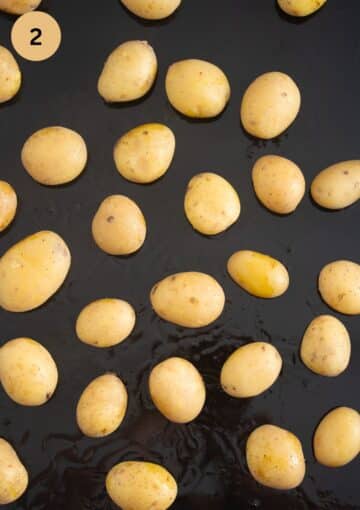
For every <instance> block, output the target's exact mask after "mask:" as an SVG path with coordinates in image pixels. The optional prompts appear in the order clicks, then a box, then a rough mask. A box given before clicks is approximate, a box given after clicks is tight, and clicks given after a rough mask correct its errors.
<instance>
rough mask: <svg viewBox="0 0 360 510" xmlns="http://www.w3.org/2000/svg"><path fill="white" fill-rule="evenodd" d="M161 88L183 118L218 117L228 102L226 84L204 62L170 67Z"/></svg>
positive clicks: (220, 73)
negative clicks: (185, 116) (163, 86)
mask: <svg viewBox="0 0 360 510" xmlns="http://www.w3.org/2000/svg"><path fill="white" fill-rule="evenodd" d="M165 88H166V94H167V97H168V99H169V101H170V103H171V105H172V106H173V107H174V108H175V110H178V111H179V112H180V113H182V114H183V115H187V116H188V117H195V118H199V119H200V118H210V117H216V115H219V114H220V113H221V112H222V111H223V110H224V108H225V106H226V104H227V103H228V101H229V99H230V92H231V91H230V84H229V81H228V79H227V77H226V76H225V74H224V73H223V71H222V70H221V69H220V68H219V67H217V66H216V65H214V64H211V63H210V62H207V61H205V60H198V59H188V60H180V61H179V62H175V63H174V64H172V65H171V66H170V67H169V69H168V71H167V74H166V80H165Z"/></svg>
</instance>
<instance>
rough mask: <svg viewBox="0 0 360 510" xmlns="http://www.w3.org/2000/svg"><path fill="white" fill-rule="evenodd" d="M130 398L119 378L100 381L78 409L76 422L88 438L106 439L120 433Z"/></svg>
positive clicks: (87, 391) (104, 377)
mask: <svg viewBox="0 0 360 510" xmlns="http://www.w3.org/2000/svg"><path fill="white" fill-rule="evenodd" d="M127 403H128V395H127V391H126V388H125V386H124V384H123V382H122V381H121V380H120V379H119V378H118V377H117V376H116V375H115V374H105V375H101V376H100V377H97V378H96V379H94V380H93V381H91V383H90V384H89V385H88V386H87V387H86V388H85V390H84V391H83V393H82V395H81V397H80V400H79V402H78V405H77V408H76V420H77V424H78V426H79V429H80V430H81V432H82V433H83V434H84V435H85V436H88V437H106V436H108V435H110V434H112V433H113V432H115V430H117V429H118V428H119V427H120V425H121V423H122V421H123V419H124V417H125V414H126V409H127Z"/></svg>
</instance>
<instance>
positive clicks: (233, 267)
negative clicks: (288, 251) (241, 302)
mask: <svg viewBox="0 0 360 510" xmlns="http://www.w3.org/2000/svg"><path fill="white" fill-rule="evenodd" d="M227 269H228V272H229V274H230V276H231V278H232V279H233V280H234V281H235V282H236V283H237V284H238V285H240V287H242V288H243V289H245V290H246V291H247V292H249V294H253V295H254V296H256V297H261V298H275V297H279V296H281V295H282V294H284V292H286V291H287V289H288V287H289V273H288V272H287V269H286V267H285V266H284V265H283V264H282V263H281V262H279V261H278V260H276V259H273V258H272V257H269V255H264V254H263V253H258V252H256V251H250V250H240V251H237V252H236V253H234V254H233V255H232V256H231V257H230V258H229V260H228V263H227Z"/></svg>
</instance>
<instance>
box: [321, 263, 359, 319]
mask: <svg viewBox="0 0 360 510" xmlns="http://www.w3.org/2000/svg"><path fill="white" fill-rule="evenodd" d="M319 292H320V294H321V297H322V298H323V300H324V301H325V303H326V304H327V305H329V306H330V307H331V308H333V309H334V310H336V311H337V312H341V313H344V314H348V315H357V314H360V265H359V264H356V263H355V262H351V261H350V260H337V261H335V262H331V263H330V264H327V265H326V266H325V267H323V269H322V270H321V272H320V276H319Z"/></svg>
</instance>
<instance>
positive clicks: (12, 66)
mask: <svg viewBox="0 0 360 510" xmlns="http://www.w3.org/2000/svg"><path fill="white" fill-rule="evenodd" d="M1 8H2V7H1V0H0V9H1ZM3 10H4V9H3ZM20 86H21V71H20V68H19V66H18V63H17V62H16V60H15V58H14V57H13V55H12V53H10V51H9V50H8V49H7V48H4V46H0V103H6V101H10V99H12V98H13V97H15V96H16V94H17V93H18V92H19V89H20Z"/></svg>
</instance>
